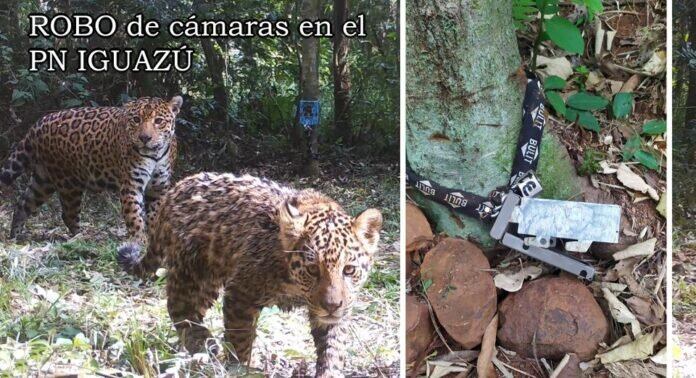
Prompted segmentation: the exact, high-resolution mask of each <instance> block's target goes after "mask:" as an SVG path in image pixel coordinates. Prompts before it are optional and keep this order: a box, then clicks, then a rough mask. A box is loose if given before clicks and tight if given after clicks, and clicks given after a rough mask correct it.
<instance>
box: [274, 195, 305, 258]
mask: <svg viewBox="0 0 696 378" xmlns="http://www.w3.org/2000/svg"><path fill="white" fill-rule="evenodd" d="M306 221H307V215H306V214H302V212H301V211H300V209H299V208H298V204H297V198H296V197H291V198H288V199H286V200H285V201H283V202H282V203H281V204H280V205H279V207H278V225H279V226H280V241H281V243H282V244H283V248H284V249H285V250H288V251H289V250H293V249H294V247H295V245H296V244H297V242H298V241H299V240H300V239H301V238H302V234H303V233H304V228H305V222H306Z"/></svg>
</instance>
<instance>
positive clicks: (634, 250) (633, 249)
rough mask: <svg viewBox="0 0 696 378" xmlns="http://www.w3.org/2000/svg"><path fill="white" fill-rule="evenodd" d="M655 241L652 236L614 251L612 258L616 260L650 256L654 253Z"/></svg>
mask: <svg viewBox="0 0 696 378" xmlns="http://www.w3.org/2000/svg"><path fill="white" fill-rule="evenodd" d="M656 243H657V238H652V239H648V240H646V241H644V242H641V243H638V244H633V245H631V246H629V247H628V248H626V249H624V250H621V251H619V252H616V253H614V255H613V256H614V260H617V261H618V260H623V259H627V258H630V257H636V256H651V255H652V254H653V253H655V244H656Z"/></svg>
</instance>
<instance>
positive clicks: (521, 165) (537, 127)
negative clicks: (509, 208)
mask: <svg viewBox="0 0 696 378" xmlns="http://www.w3.org/2000/svg"><path fill="white" fill-rule="evenodd" d="M543 93H544V92H543V91H542V88H541V82H540V81H539V79H538V78H537V77H536V76H535V75H534V74H533V73H527V89H526V90H525V93H524V103H523V105H522V128H521V129H520V135H519V137H518V139H517V152H516V153H515V160H514V161H513V162H512V172H511V175H510V181H509V183H508V186H509V187H512V186H513V185H514V184H515V182H516V181H517V180H519V179H520V178H522V177H523V176H525V175H526V174H527V173H529V172H530V171H532V172H533V171H536V168H537V163H538V162H539V154H540V152H541V136H542V135H543V133H544V126H545V125H546V109H545V107H544V94H543Z"/></svg>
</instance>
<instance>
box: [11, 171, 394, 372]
mask: <svg viewBox="0 0 696 378" xmlns="http://www.w3.org/2000/svg"><path fill="white" fill-rule="evenodd" d="M350 172H351V173H350V174H349V175H348V176H347V177H338V178H336V175H335V174H333V173H330V177H331V178H330V179H323V180H317V181H307V180H301V179H295V178H292V177H289V176H284V175H283V174H279V173H277V172H268V173H267V174H264V175H267V176H269V177H272V178H275V179H277V180H278V181H281V182H292V183H293V184H294V186H297V187H310V186H311V187H315V188H317V189H319V190H321V191H323V192H324V193H326V194H327V195H329V196H331V197H333V198H335V199H337V200H338V201H339V202H340V203H341V204H343V205H344V206H345V208H346V209H347V211H349V212H350V213H352V214H353V215H357V213H358V212H359V211H362V210H364V209H366V208H367V207H377V208H379V209H381V210H382V211H383V215H384V219H385V222H384V232H383V234H382V248H381V251H380V252H379V255H378V256H377V257H376V261H375V265H374V268H373V271H372V273H371V276H370V277H369V279H368V282H367V284H366V286H365V288H364V290H363V291H362V292H361V295H360V300H359V302H358V303H357V304H356V308H355V311H354V319H355V321H354V326H353V327H352V328H351V334H352V337H351V338H350V340H349V342H348V345H347V353H348V358H347V366H346V370H347V373H348V374H352V375H356V376H365V375H369V376H374V375H377V374H378V372H377V370H378V369H379V370H381V371H382V372H384V373H385V375H387V376H389V375H395V374H397V373H396V372H397V371H398V363H399V362H398V361H399V344H398V329H399V328H398V324H399V254H398V244H397V243H398V240H399V216H398V214H399V200H398V198H399V186H398V170H397V169H395V168H393V167H391V166H377V167H374V166H370V165H364V166H363V165H359V164H358V165H357V166H355V167H352V168H351V171H350ZM249 173H252V174H254V173H256V174H260V173H259V172H254V171H253V170H252V171H250V172H249ZM261 174H263V173H261ZM1 199H2V201H1V202H0V377H5V376H25V375H39V374H44V373H45V374H63V373H74V374H75V373H80V374H87V375H93V374H97V373H99V374H107V375H118V374H121V375H123V376H146V377H150V376H157V375H159V374H163V373H165V372H169V373H176V374H178V375H181V376H213V375H216V376H224V375H243V376H264V375H274V374H275V375H280V376H288V375H291V374H299V375H302V374H313V370H314V359H315V355H314V346H313V343H312V340H311V335H310V333H309V325H308V323H307V321H306V314H305V312H304V311H303V310H297V311H292V312H281V311H280V310H279V309H277V308H267V309H264V311H263V312H262V315H261V317H260V319H259V322H258V336H257V340H256V342H255V344H254V351H253V356H252V369H251V370H250V371H241V370H240V368H239V367H238V366H235V365H234V364H231V363H229V362H227V361H225V360H224V359H222V360H221V359H218V358H217V357H215V356H210V355H205V354H199V355H194V356H190V355H186V354H183V353H181V352H179V350H178V339H177V336H176V332H175V331H174V329H173V327H172V325H171V321H170V320H169V316H168V314H167V311H166V298H165V295H164V287H163V285H162V283H161V282H159V283H142V282H141V281H139V280H137V279H134V278H132V277H130V276H128V275H126V274H125V273H123V272H122V271H121V270H120V269H119V268H118V266H117V264H116V261H115V250H116V246H117V245H118V244H119V243H120V242H121V240H123V236H124V235H125V229H124V226H123V222H122V220H121V219H120V216H119V214H118V212H117V209H118V205H117V203H116V201H115V199H114V198H112V197H111V196H108V195H90V196H88V197H87V198H86V200H85V204H86V205H85V206H83V212H82V227H83V231H82V232H81V234H80V235H77V236H76V237H74V238H71V239H68V238H67V235H66V230H65V228H64V226H63V225H62V222H61V220H60V215H59V208H60V206H59V205H58V203H57V200H56V199H55V198H53V199H52V200H51V201H50V202H49V204H47V205H46V206H44V207H43V208H42V209H41V210H40V211H39V214H37V215H36V216H35V217H33V218H31V219H30V221H29V222H28V224H27V229H26V232H25V234H26V236H27V241H25V242H21V243H15V242H14V241H9V240H7V239H5V238H6V234H7V230H8V229H9V223H10V218H11V206H12V203H13V202H14V200H13V199H10V198H1ZM205 324H206V326H208V327H209V328H210V329H211V331H212V333H213V335H215V336H216V338H217V340H218V342H222V330H223V326H222V313H221V306H220V303H219V302H218V303H216V305H215V306H213V308H212V309H211V310H210V311H209V313H208V315H207V317H206V320H205Z"/></svg>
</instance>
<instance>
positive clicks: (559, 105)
mask: <svg viewBox="0 0 696 378" xmlns="http://www.w3.org/2000/svg"><path fill="white" fill-rule="evenodd" d="M546 100H548V102H549V103H550V104H551V107H553V110H555V111H556V114H558V115H560V116H563V117H565V115H566V106H565V102H563V97H561V95H560V94H558V92H556V91H547V92H546Z"/></svg>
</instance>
